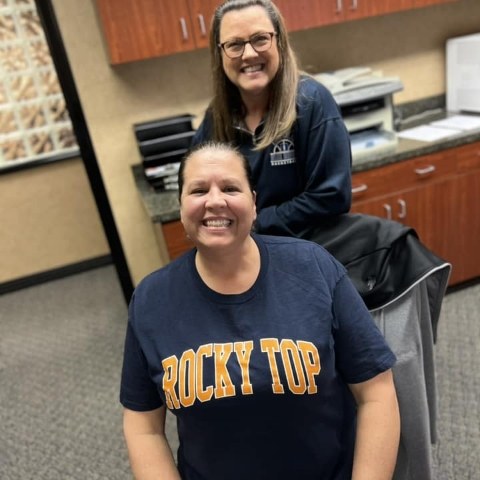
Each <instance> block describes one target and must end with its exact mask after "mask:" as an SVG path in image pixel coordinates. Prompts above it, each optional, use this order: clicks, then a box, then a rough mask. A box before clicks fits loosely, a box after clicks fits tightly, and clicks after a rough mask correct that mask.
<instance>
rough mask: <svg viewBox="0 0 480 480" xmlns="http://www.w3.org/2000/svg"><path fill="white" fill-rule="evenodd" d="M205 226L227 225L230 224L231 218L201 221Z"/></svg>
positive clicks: (217, 226)
mask: <svg viewBox="0 0 480 480" xmlns="http://www.w3.org/2000/svg"><path fill="white" fill-rule="evenodd" d="M203 223H204V225H205V226H206V227H215V228H219V227H228V226H230V225H231V224H232V221H231V220H205V222H203Z"/></svg>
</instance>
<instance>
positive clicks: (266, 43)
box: [218, 32, 276, 58]
mask: <svg viewBox="0 0 480 480" xmlns="http://www.w3.org/2000/svg"><path fill="white" fill-rule="evenodd" d="M275 35H276V33H275V32H262V33H257V34H256V35H253V36H252V37H250V39H249V40H228V41H227V42H223V43H219V44H218V46H219V47H220V48H221V49H222V50H223V51H224V52H225V55H226V56H227V57H229V58H238V57H241V56H242V55H243V52H244V51H245V45H246V44H247V43H249V44H250V45H251V46H252V48H253V49H254V50H255V51H256V52H257V53H260V52H266V51H267V50H268V49H269V48H270V47H271V46H272V39H273V37H274V36H275Z"/></svg>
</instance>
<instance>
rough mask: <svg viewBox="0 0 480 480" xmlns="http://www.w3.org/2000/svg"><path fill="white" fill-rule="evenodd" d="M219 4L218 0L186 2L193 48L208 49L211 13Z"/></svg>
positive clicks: (192, 0)
mask: <svg viewBox="0 0 480 480" xmlns="http://www.w3.org/2000/svg"><path fill="white" fill-rule="evenodd" d="M220 3H221V1H220V0H188V5H189V9H190V19H191V21H192V28H193V34H194V37H195V46H196V47H197V48H203V47H208V45H209V40H210V37H209V36H210V24H211V21H212V17H213V13H214V12H215V9H216V8H217V6H218V5H220Z"/></svg>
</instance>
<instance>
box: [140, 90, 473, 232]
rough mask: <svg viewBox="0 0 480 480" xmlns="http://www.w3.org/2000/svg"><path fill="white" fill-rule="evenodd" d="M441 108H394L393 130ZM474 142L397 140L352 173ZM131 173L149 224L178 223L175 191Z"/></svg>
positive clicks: (424, 103) (434, 116)
mask: <svg viewBox="0 0 480 480" xmlns="http://www.w3.org/2000/svg"><path fill="white" fill-rule="evenodd" d="M444 107H445V96H444V95H440V96H437V97H430V98H427V99H424V100H420V101H417V102H412V103H409V104H404V105H401V106H399V107H396V108H395V123H396V128H397V129H399V130H400V129H401V125H402V124H403V125H404V127H403V128H411V127H414V126H417V125H422V124H428V123H429V122H431V121H433V120H440V119H443V118H447V116H449V115H448V114H447V113H446V112H445V110H444ZM415 118H418V120H417V121H416V122H410V121H409V119H415ZM474 142H480V129H479V130H470V131H464V132H460V133H458V135H454V136H452V137H448V138H445V139H442V140H439V141H436V142H419V141H415V140H407V139H403V138H399V139H398V144H397V146H396V148H395V150H392V151H391V152H389V153H383V154H380V155H378V156H370V157H368V158H364V159H362V160H358V161H355V162H354V163H353V166H352V172H353V173H359V172H362V171H365V170H370V169H372V168H378V167H381V166H384V165H389V164H392V163H397V162H401V161H404V160H408V159H410V158H413V157H419V156H422V155H428V154H431V153H436V152H439V151H442V150H446V149H449V148H455V147H459V146H462V145H467V144H469V143H474ZM132 172H133V176H134V179H135V184H136V186H137V189H138V192H139V195H140V197H141V199H142V202H143V205H144V207H145V209H146V211H147V214H148V215H149V217H150V219H151V221H152V222H153V223H167V222H173V221H175V220H178V219H179V218H180V211H179V208H180V206H179V203H178V192H177V191H172V192H155V190H154V189H153V188H152V187H151V185H150V184H149V183H148V182H147V180H146V178H145V176H144V174H143V168H142V165H140V164H137V165H132Z"/></svg>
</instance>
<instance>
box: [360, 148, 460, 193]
mask: <svg viewBox="0 0 480 480" xmlns="http://www.w3.org/2000/svg"><path fill="white" fill-rule="evenodd" d="M455 173H456V150H454V149H449V150H444V151H442V152H439V153H435V154H431V155H425V156H422V157H415V158H412V159H410V160H406V161H402V162H398V163H393V164H391V165H386V166H384V167H379V168H374V169H372V170H368V171H365V172H359V173H355V174H354V175H353V176H352V194H353V201H363V200H368V199H370V198H373V197H377V196H379V195H386V194H390V193H394V192H398V191H400V190H404V189H408V188H413V187H416V186H419V185H421V184H428V183H433V182H436V181H438V180H440V179H442V178H444V177H446V176H450V175H453V174H455Z"/></svg>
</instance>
